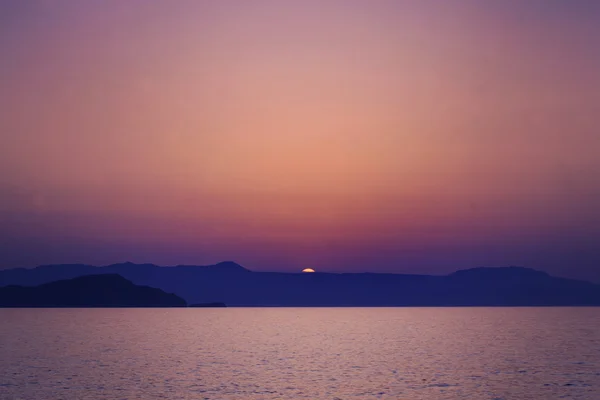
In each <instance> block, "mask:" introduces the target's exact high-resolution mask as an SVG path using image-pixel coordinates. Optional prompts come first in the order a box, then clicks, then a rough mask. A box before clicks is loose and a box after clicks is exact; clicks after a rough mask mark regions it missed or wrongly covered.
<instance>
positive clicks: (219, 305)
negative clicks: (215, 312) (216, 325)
mask: <svg viewBox="0 0 600 400" xmlns="http://www.w3.org/2000/svg"><path fill="white" fill-rule="evenodd" d="M188 307H196V308H224V307H227V304H225V303H219V302H215V303H196V304H190V305H189V306H188Z"/></svg>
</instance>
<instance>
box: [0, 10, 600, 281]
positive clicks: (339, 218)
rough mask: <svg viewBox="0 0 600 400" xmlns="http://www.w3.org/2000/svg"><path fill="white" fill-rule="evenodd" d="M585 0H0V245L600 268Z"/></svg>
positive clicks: (31, 250)
mask: <svg viewBox="0 0 600 400" xmlns="http://www.w3.org/2000/svg"><path fill="white" fill-rule="evenodd" d="M598 71H600V2H597V1H591V0H590V1H587V0H580V1H568V0H562V1H559V0H531V1H521V0H518V1H517V0H497V1H479V0H460V1H459V0H448V1H444V2H440V1H434V0H421V1H408V0H407V1H399V0H374V1H358V0H347V1H341V0H339V1H338V0H326V1H314V0H304V1H279V0H277V1H276V0H264V1H263V0H257V1H251V2H250V1H242V0H239V1H233V0H232V1H227V0H224V1H201V0H180V1H176V2H174V1H168V0H162V1H151V0H130V1H120V0H102V1H100V0H87V1H76V0H71V1H70V0H64V1H60V2H56V1H50V0H46V1H44V0H38V1H22V0H0V268H10V267H31V266H35V265H38V264H49V263H73V262H81V263H89V264H108V263H114V262H120V261H125V260H130V261H134V262H153V263H156V264H163V265H174V264H209V263H214V262H218V261H222V260H235V261H237V262H239V263H241V264H243V265H244V266H246V267H248V268H250V269H253V270H265V271H266V270H270V271H299V270H301V269H302V268H305V267H311V268H315V269H316V270H321V271H323V270H327V271H394V272H409V273H446V272H451V271H454V270H456V269H461V268H467V267H475V266H505V265H523V266H530V267H534V268H538V269H542V270H546V271H548V272H551V273H553V274H557V275H562V276H572V277H580V278H586V279H593V280H596V281H600V245H599V242H600V73H599V72H598Z"/></svg>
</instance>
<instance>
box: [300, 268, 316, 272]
mask: <svg viewBox="0 0 600 400" xmlns="http://www.w3.org/2000/svg"><path fill="white" fill-rule="evenodd" d="M302 272H315V270H314V269H312V268H304V269H303V270H302Z"/></svg>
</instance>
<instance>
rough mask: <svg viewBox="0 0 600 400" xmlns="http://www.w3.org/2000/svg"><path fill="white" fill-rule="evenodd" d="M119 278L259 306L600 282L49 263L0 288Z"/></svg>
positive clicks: (573, 300)
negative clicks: (89, 277) (103, 276)
mask: <svg viewBox="0 0 600 400" xmlns="http://www.w3.org/2000/svg"><path fill="white" fill-rule="evenodd" d="M96 274H119V275H121V276H123V277H125V278H126V279H129V280H131V281H132V282H133V283H135V284H137V285H147V286H151V287H156V288H160V289H162V290H164V291H166V292H169V293H175V294H177V295H178V296H181V297H183V298H184V299H185V300H187V302H188V303H210V302H224V303H226V304H228V305H233V306H235V305H240V306H252V305H257V306H260V305H264V306H585V305H600V285H595V284H592V283H589V282H584V281H578V280H572V279H565V278H556V277H552V276H550V275H548V274H547V273H545V272H541V271H536V270H533V269H529V268H522V267H505V268H473V269H467V270H461V271H457V272H455V273H452V274H450V275H447V276H430V275H408V274H377V273H341V274H337V273H311V274H300V273H298V274H290V273H274V272H252V271H250V270H248V269H246V268H244V267H242V266H240V265H238V264H236V263H234V262H223V263H219V264H217V265H211V266H176V267H160V266H156V265H153V264H133V263H123V264H114V265H109V266H105V267H94V266H90V265H73V264H70V265H48V266H40V267H37V268H33V269H23V268H19V269H12V270H4V271H0V286H4V285H25V286H33V285H39V284H43V283H48V282H52V281H56V280H60V279H69V278H74V277H77V276H82V275H96Z"/></svg>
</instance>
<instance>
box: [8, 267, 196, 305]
mask: <svg viewBox="0 0 600 400" xmlns="http://www.w3.org/2000/svg"><path fill="white" fill-rule="evenodd" d="M186 305H187V304H186V301H185V300H184V299H182V298H181V297H179V296H177V295H174V294H171V293H165V292H164V291H162V290H161V289H156V288H151V287H147V286H138V285H134V284H133V283H132V282H131V281H128V280H127V279H125V278H123V277H122V276H120V275H117V274H102V275H88V276H81V277H78V278H73V279H67V280H59V281H56V282H51V283H45V284H42V285H39V286H34V287H25V286H14V285H13V286H5V287H0V307H185V306H186Z"/></svg>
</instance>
